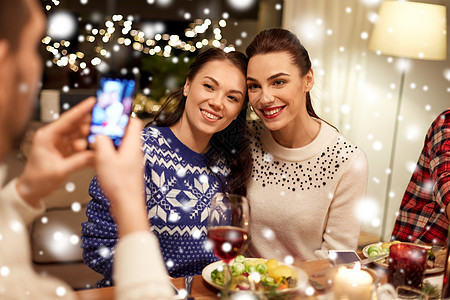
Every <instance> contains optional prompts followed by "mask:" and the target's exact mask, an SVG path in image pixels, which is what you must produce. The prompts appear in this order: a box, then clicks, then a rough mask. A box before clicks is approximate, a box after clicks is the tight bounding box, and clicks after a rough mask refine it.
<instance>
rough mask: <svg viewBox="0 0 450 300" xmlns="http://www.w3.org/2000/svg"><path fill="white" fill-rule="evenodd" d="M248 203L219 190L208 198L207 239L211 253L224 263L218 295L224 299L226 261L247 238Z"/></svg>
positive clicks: (228, 277) (228, 276)
mask: <svg viewBox="0 0 450 300" xmlns="http://www.w3.org/2000/svg"><path fill="white" fill-rule="evenodd" d="M249 210H250V209H249V205H248V200H247V198H246V197H244V196H241V195H236V194H228V193H219V194H217V195H216V196H214V197H213V199H212V200H211V206H210V209H209V218H208V240H209V241H210V243H211V246H212V249H213V251H214V254H215V255H216V256H217V257H218V258H219V259H221V260H222V261H223V262H224V264H225V270H224V286H223V289H222V292H221V296H222V298H228V297H229V293H230V287H231V279H232V275H231V270H230V266H229V263H230V261H231V260H232V259H234V258H235V257H236V256H238V255H240V254H242V253H243V252H244V251H245V250H246V248H247V242H248V239H249V224H248V222H249Z"/></svg>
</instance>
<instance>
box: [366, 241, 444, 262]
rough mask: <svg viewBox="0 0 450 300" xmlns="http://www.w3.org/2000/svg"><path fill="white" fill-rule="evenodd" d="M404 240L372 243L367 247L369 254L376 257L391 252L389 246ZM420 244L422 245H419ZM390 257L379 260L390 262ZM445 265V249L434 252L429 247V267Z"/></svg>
mask: <svg viewBox="0 0 450 300" xmlns="http://www.w3.org/2000/svg"><path fill="white" fill-rule="evenodd" d="M400 243H402V242H399V241H394V242H383V243H380V244H376V245H371V246H369V247H368V248H367V256H368V257H374V256H378V255H382V254H383V253H389V247H390V246H391V245H394V244H400ZM419 246H420V245H419ZM388 259H389V258H388V257H385V258H382V259H380V260H378V262H380V263H383V264H386V265H387V264H388ZM444 266H445V250H444V249H441V250H439V251H437V252H434V253H433V252H432V251H431V250H429V249H428V261H427V269H434V268H444Z"/></svg>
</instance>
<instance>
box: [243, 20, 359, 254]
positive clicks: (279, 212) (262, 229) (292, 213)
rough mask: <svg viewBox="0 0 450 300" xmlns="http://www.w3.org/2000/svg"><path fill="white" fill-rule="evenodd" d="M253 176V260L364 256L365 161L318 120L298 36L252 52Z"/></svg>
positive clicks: (259, 42) (282, 36) (279, 35)
mask: <svg viewBox="0 0 450 300" xmlns="http://www.w3.org/2000/svg"><path fill="white" fill-rule="evenodd" d="M246 52H247V56H248V59H249V64H248V69H247V87H248V94H249V101H250V105H251V106H252V108H253V110H254V111H255V113H256V114H257V115H258V117H259V119H260V120H258V121H254V122H253V123H252V125H251V126H250V127H251V130H252V135H251V136H252V137H253V141H252V148H253V151H252V154H253V171H252V178H251V180H250V183H249V186H248V189H247V197H248V198H249V201H250V206H251V234H252V240H251V245H250V249H249V251H250V253H251V254H252V255H253V256H255V257H270V258H277V259H281V260H283V259H285V258H286V257H292V258H295V259H301V260H310V259H315V258H318V257H324V256H326V255H327V254H328V250H330V249H356V246H357V242H358V237H359V232H360V220H359V219H358V217H357V215H356V214H355V208H356V205H357V203H358V202H359V201H360V200H362V199H363V198H364V197H365V192H366V185H367V159H366V156H365V154H364V153H363V152H362V151H361V150H360V149H359V148H358V147H357V146H355V145H354V144H352V143H350V142H349V141H348V140H347V139H345V137H343V136H342V135H341V134H339V132H338V131H337V130H336V128H334V127H333V126H330V125H329V124H328V123H327V122H325V121H323V120H322V119H320V118H319V117H318V116H317V114H316V113H315V112H314V109H313V106H312V103H311V97H310V93H309V92H310V90H311V89H312V87H313V85H314V73H313V70H312V68H311V61H310V59H309V55H308V52H307V51H306V49H305V47H303V45H302V44H301V43H300V41H299V39H298V38H297V37H296V36H295V35H294V34H293V33H292V32H290V31H288V30H284V29H279V28H274V29H269V30H265V31H262V32H260V33H259V34H258V35H257V36H256V37H255V38H254V39H253V41H252V42H251V43H250V45H249V46H248V47H247V49H246Z"/></svg>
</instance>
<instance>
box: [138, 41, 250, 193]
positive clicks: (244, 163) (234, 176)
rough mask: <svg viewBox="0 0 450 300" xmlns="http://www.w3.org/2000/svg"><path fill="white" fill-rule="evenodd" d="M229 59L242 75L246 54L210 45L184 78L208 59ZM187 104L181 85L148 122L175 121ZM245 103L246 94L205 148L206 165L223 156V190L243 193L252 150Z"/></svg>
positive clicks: (151, 123)
mask: <svg viewBox="0 0 450 300" xmlns="http://www.w3.org/2000/svg"><path fill="white" fill-rule="evenodd" d="M217 60H219V61H230V62H231V63H232V64H233V65H234V66H236V67H237V68H238V69H239V70H241V72H242V74H243V75H244V78H245V76H246V74H247V62H248V60H247V58H246V57H245V55H244V54H243V53H241V52H239V51H231V52H224V51H223V50H221V49H219V48H209V49H208V50H206V51H204V52H202V53H200V54H199V55H198V56H197V58H196V59H195V61H194V62H193V63H192V64H191V65H190V67H189V70H188V72H187V75H186V78H187V79H189V80H190V81H191V82H192V80H193V79H194V77H195V76H196V75H197V73H198V72H199V71H200V70H201V69H202V68H203V67H204V66H205V65H206V64H207V63H209V62H211V61H217ZM185 105H186V96H184V95H183V87H181V88H180V89H179V90H177V91H175V92H174V93H172V94H170V95H169V96H168V98H167V100H166V101H165V102H164V103H163V104H162V106H161V108H160V109H159V111H158V112H157V113H156V115H155V118H154V120H153V121H152V122H150V123H148V124H147V125H146V127H148V126H151V125H156V126H171V125H173V124H175V123H176V122H177V121H178V120H179V119H180V118H181V116H182V115H183V112H184V109H185ZM247 106H248V96H246V97H245V101H244V104H243V106H242V109H241V111H240V112H239V114H238V116H237V117H236V119H235V120H233V121H232V122H231V123H230V125H228V126H227V128H225V129H224V130H222V131H220V132H216V133H215V134H213V136H212V137H211V140H210V141H209V145H210V150H209V151H208V152H207V154H206V155H207V156H208V158H209V162H208V167H209V168H211V167H212V165H213V164H214V163H215V162H217V161H219V160H220V159H222V158H223V159H225V161H226V163H227V164H228V167H229V168H230V171H231V174H230V176H228V179H227V182H226V183H224V182H221V184H222V191H228V192H230V193H235V194H240V195H246V184H247V180H248V179H249V178H250V174H251V167H252V164H251V150H250V139H249V137H248V133H247V124H246V116H247Z"/></svg>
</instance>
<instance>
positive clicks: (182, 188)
mask: <svg viewBox="0 0 450 300" xmlns="http://www.w3.org/2000/svg"><path fill="white" fill-rule="evenodd" d="M246 71H247V59H246V57H245V55H244V54H243V53H240V52H229V53H226V52H224V51H222V50H220V49H217V48H211V49H209V50H207V51H205V52H203V53H201V54H199V56H198V57H197V58H196V60H195V62H194V63H192V65H191V66H190V68H189V71H188V74H187V77H186V82H185V84H184V86H183V87H182V88H181V89H180V90H179V91H177V92H175V93H174V94H172V95H171V96H169V98H168V100H167V102H166V103H165V104H164V105H163V106H162V108H161V110H160V112H159V113H158V114H157V116H156V118H155V120H154V122H152V123H151V124H149V125H150V126H148V127H146V128H145V129H144V132H143V142H144V146H143V150H144V157H145V175H144V177H145V183H146V202H147V209H148V218H149V221H150V223H151V224H152V229H153V232H154V233H155V234H156V236H157V237H158V238H159V242H160V246H161V251H162V255H163V258H164V260H165V263H166V267H167V269H168V272H169V274H170V275H171V276H172V277H180V276H186V275H198V274H200V273H201V271H202V269H203V268H204V267H205V266H206V265H208V264H209V263H211V262H213V261H216V260H217V259H216V258H215V256H214V254H213V253H212V251H211V250H210V249H207V248H205V242H206V232H207V230H206V229H207V217H208V210H209V204H210V200H211V199H212V197H213V196H214V195H215V194H216V193H218V192H232V193H237V194H245V192H246V186H245V184H246V182H247V178H248V177H249V176H250V172H251V154H250V146H249V139H248V138H247V135H246V134H245V133H246V110H247V103H248V98H247V86H246V84H245V75H246ZM124 176H126V174H124ZM89 191H90V194H91V196H92V197H93V199H92V200H91V202H90V203H89V206H88V208H87V212H86V214H87V216H88V222H87V223H83V226H82V234H83V235H82V240H83V243H82V247H83V249H84V253H83V255H84V260H85V262H86V263H87V264H88V265H89V266H90V267H91V268H92V269H94V270H96V271H97V272H99V273H101V274H103V275H104V276H105V278H104V279H103V280H102V281H101V282H99V283H98V285H100V286H107V285H110V284H112V278H111V274H112V261H113V259H112V258H113V254H114V246H115V243H116V241H117V232H116V227H115V226H114V224H113V220H112V218H111V215H110V214H109V204H108V200H107V198H106V197H105V195H103V193H102V192H101V190H100V187H99V185H98V182H97V180H96V179H95V178H94V180H93V181H92V183H91V186H90V189H89ZM149 272H151V271H150V270H149Z"/></svg>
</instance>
